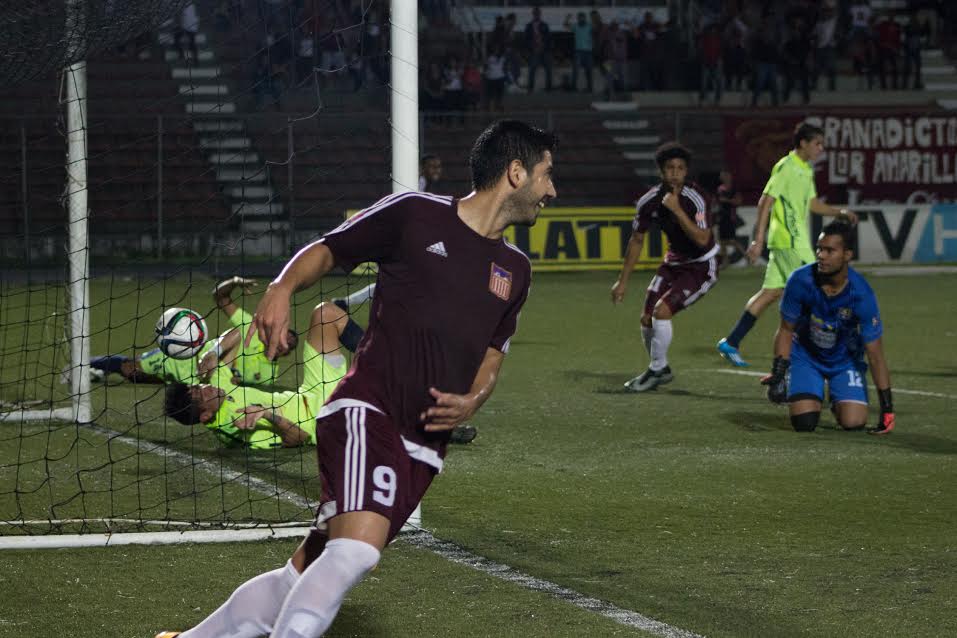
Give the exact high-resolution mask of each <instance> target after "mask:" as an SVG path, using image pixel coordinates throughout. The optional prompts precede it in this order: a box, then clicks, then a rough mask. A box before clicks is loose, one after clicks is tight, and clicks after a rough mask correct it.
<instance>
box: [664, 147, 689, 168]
mask: <svg viewBox="0 0 957 638" xmlns="http://www.w3.org/2000/svg"><path fill="white" fill-rule="evenodd" d="M673 159H683V160H684V161H685V164H687V165H689V166H690V165H691V151H689V150H688V148H687V147H686V146H682V145H681V144H679V143H678V142H665V143H664V144H662V145H661V146H659V147H658V150H657V151H655V164H657V165H658V170H662V171H663V170H665V163H667V161H668V160H673Z"/></svg>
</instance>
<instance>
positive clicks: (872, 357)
mask: <svg viewBox="0 0 957 638" xmlns="http://www.w3.org/2000/svg"><path fill="white" fill-rule="evenodd" d="M864 350H865V352H867V363H868V365H870V367H871V376H872V377H873V378H874V385H875V386H877V398H878V401H879V402H880V406H881V418H880V422H878V424H877V427H875V428H871V429H870V430H869V432H870V433H871V434H887V433H888V432H890V431H891V430H893V429H894V426H895V425H897V424H896V417H895V415H894V399H893V397H892V396H891V373H890V369H889V368H888V367H887V359H885V358H884V345H883V343H882V342H881V338H880V337H878V338H877V339H875V340H873V341H871V342H870V343H868V344H866V345H865V346H864Z"/></svg>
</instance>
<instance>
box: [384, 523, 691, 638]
mask: <svg viewBox="0 0 957 638" xmlns="http://www.w3.org/2000/svg"><path fill="white" fill-rule="evenodd" d="M400 538H401V539H402V540H404V541H406V542H408V543H410V544H411V545H412V546H413V547H418V548H420V549H425V550H428V551H430V552H433V553H434V554H437V555H439V556H441V557H442V558H445V559H446V560H449V561H452V562H453V563H456V564H458V565H465V566H467V567H471V568H472V569H474V570H477V571H480V572H482V573H485V574H488V575H489V576H494V577H495V578H498V579H500V580H504V581H505V582H508V583H512V584H515V585H518V586H519V587H523V588H525V589H530V590H532V591H538V592H542V593H545V594H548V595H549V596H552V597H553V598H557V599H559V600H563V601H565V602H566V603H570V604H572V605H574V606H575V607H578V608H580V609H584V610H585V611H590V612H592V613H596V614H599V615H601V616H604V617H605V618H610V619H611V620H614V621H615V622H617V623H619V624H622V625H625V626H627V627H634V628H636V629H641V630H643V631H647V632H650V633H653V634H655V635H656V636H664V637H666V638H701V637H700V635H699V634H696V633H692V632H690V631H686V630H684V629H679V628H678V627H673V626H671V625H669V624H667V623H663V622H661V621H658V620H655V619H653V618H649V617H647V616H644V615H642V614H639V613H638V612H634V611H629V610H627V609H622V608H620V607H616V606H615V605H612V604H611V603H607V602H605V601H602V600H598V599H597V598H589V597H587V596H584V595H582V594H579V593H578V592H576V591H574V590H572V589H568V588H566V587H562V586H561V585H557V584H555V583H552V582H549V581H547V580H541V579H539V578H535V577H534V576H528V575H527V574H523V573H522V572H520V571H517V570H515V569H512V568H511V567H509V566H508V565H503V564H501V563H496V562H493V561H490V560H488V559H487V558H483V557H481V556H477V555H475V554H472V553H471V552H467V551H465V550H464V549H462V548H461V547H459V546H457V545H454V544H452V543H449V542H446V541H441V540H438V539H437V538H435V537H434V536H432V534H430V533H428V532H426V531H420V532H415V533H412V534H407V535H405V536H402V537H400Z"/></svg>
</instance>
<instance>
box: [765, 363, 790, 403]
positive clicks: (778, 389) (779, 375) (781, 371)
mask: <svg viewBox="0 0 957 638" xmlns="http://www.w3.org/2000/svg"><path fill="white" fill-rule="evenodd" d="M790 367H791V360H790V359H785V358H784V357H774V363H773V364H772V365H771V374H767V375H764V376H763V377H761V385H766V386H768V401H770V402H771V403H787V400H788V379H787V376H788V375H787V373H788V368H790Z"/></svg>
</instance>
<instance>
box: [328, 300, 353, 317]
mask: <svg viewBox="0 0 957 638" xmlns="http://www.w3.org/2000/svg"><path fill="white" fill-rule="evenodd" d="M332 303H334V304H335V305H337V306H339V307H340V308H342V309H343V310H344V311H345V313H346V314H349V302H348V301H346V300H345V299H343V298H341V297H336V298H335V299H333V300H332Z"/></svg>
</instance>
